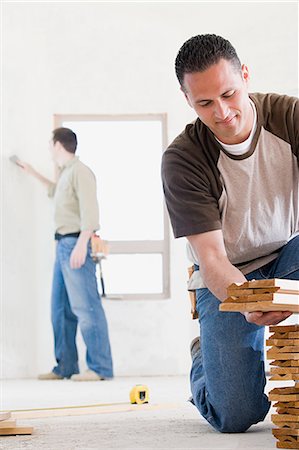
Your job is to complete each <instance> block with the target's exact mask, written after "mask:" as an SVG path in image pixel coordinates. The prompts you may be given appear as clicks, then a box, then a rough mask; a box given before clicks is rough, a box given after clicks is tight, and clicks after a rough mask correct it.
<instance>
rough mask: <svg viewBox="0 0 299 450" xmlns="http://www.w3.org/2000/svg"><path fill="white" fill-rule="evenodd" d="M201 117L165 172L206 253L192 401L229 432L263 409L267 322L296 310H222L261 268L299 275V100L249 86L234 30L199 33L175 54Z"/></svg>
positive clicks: (174, 215)
mask: <svg viewBox="0 0 299 450" xmlns="http://www.w3.org/2000/svg"><path fill="white" fill-rule="evenodd" d="M175 68H176V75H177V78H178V80H179V83H180V87H181V90H182V92H183V94H184V96H185V98H186V100H187V102H188V103H189V105H190V106H191V107H192V108H193V109H194V111H195V112H196V114H197V116H198V117H197V120H195V121H194V122H193V123H191V124H188V125H187V126H186V128H185V130H184V131H183V132H182V133H181V134H180V135H179V136H178V137H177V138H176V139H175V140H174V141H173V142H172V143H171V144H170V146H169V147H168V149H167V150H166V152H165V153H164V156H163V161H162V179H163V187H164V193H165V199H166V204H167V208H168V212H169V216H170V219H171V223H172V227H173V232H174V235H175V237H176V238H179V237H183V236H185V237H186V238H187V240H188V246H187V247H188V255H189V258H190V259H191V260H192V262H193V264H194V269H195V271H194V273H193V275H192V277H191V279H190V282H189V289H193V290H196V299H197V305H196V307H197V311H198V313H199V321H200V345H199V340H198V339H197V340H196V341H195V342H193V346H192V348H191V355H192V360H193V365H192V370H191V390H192V402H193V403H194V404H195V406H196V407H197V408H198V410H199V411H200V413H201V414H202V415H203V417H204V418H206V420H207V421H208V422H209V423H210V424H211V425H212V426H213V427H214V428H215V429H216V430H219V431H221V432H243V431H246V430H247V429H248V428H249V427H250V426H251V425H252V424H255V423H258V422H259V421H262V420H263V419H264V417H265V416H266V414H267V412H268V410H269V407H270V403H269V401H268V398H267V396H266V395H265V394H264V387H265V371H264V326H265V325H270V324H272V325H275V324H278V323H280V322H281V321H283V320H284V319H286V318H287V317H288V316H289V315H290V314H291V313H290V312H288V311H284V312H281V311H275V312H273V311H270V312H264V313H263V312H250V313H249V312H246V313H244V314H241V313H239V312H236V313H230V314H226V313H221V312H219V304H220V302H222V301H224V300H225V299H226V297H227V287H228V286H229V285H231V284H232V283H244V282H246V280H252V279H272V278H286V279H294V280H298V279H299V236H298V234H299V205H298V203H299V202H298V180H299V169H298V158H299V104H298V99H297V98H294V97H288V96H286V95H277V94H260V93H255V94H249V93H248V81H249V72H248V68H247V67H246V66H245V65H241V63H240V60H239V58H238V56H237V54H236V51H235V49H234V48H233V46H232V45H231V43H230V42H229V41H227V40H226V39H223V38H222V37H220V36H216V35H199V36H195V37H193V38H191V39H189V40H188V41H187V42H185V43H184V44H183V46H182V47H181V49H180V50H179V53H178V55H177V58H176V62H175Z"/></svg>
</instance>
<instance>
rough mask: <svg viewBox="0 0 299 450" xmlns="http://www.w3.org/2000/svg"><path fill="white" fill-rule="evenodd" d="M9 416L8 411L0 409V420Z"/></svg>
mask: <svg viewBox="0 0 299 450" xmlns="http://www.w3.org/2000/svg"><path fill="white" fill-rule="evenodd" d="M10 416H11V412H10V411H0V421H2V420H7V419H9V418H10Z"/></svg>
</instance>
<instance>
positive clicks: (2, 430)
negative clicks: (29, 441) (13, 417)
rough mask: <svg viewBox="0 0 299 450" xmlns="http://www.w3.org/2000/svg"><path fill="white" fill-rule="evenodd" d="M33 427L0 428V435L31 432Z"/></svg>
mask: <svg viewBox="0 0 299 450" xmlns="http://www.w3.org/2000/svg"><path fill="white" fill-rule="evenodd" d="M32 431H33V427H10V428H0V436H16V435H18V434H32Z"/></svg>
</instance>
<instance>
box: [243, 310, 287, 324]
mask: <svg viewBox="0 0 299 450" xmlns="http://www.w3.org/2000/svg"><path fill="white" fill-rule="evenodd" d="M243 314H244V316H245V318H246V320H247V322H249V323H255V324H256V325H277V324H278V323H280V322H282V321H283V320H285V319H286V318H287V317H290V316H291V315H292V314H293V313H291V312H289V311H270V312H264V313H263V312H261V311H254V312H245V313H243Z"/></svg>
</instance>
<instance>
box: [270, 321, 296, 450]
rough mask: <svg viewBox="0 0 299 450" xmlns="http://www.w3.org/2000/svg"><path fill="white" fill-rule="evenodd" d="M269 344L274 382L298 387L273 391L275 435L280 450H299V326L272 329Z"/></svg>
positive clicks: (272, 417)
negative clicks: (281, 449)
mask: <svg viewBox="0 0 299 450" xmlns="http://www.w3.org/2000/svg"><path fill="white" fill-rule="evenodd" d="M270 332H271V333H273V334H271V335H270V337H269V339H267V341H266V345H267V346H270V349H269V350H268V351H267V359H269V360H273V361H272V362H271V363H270V366H271V369H270V375H271V377H270V381H272V380H273V381H294V386H291V387H281V388H275V389H272V390H271V391H270V392H269V400H271V401H274V402H276V403H274V405H273V406H274V407H275V408H277V409H276V414H273V415H272V416H271V420H272V422H273V423H274V425H276V427H277V428H273V430H272V433H273V435H274V436H275V438H276V439H277V443H276V447H277V448H298V449H299V325H286V326H270Z"/></svg>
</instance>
